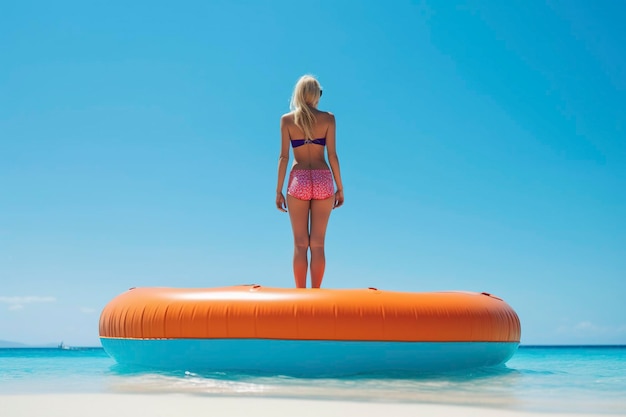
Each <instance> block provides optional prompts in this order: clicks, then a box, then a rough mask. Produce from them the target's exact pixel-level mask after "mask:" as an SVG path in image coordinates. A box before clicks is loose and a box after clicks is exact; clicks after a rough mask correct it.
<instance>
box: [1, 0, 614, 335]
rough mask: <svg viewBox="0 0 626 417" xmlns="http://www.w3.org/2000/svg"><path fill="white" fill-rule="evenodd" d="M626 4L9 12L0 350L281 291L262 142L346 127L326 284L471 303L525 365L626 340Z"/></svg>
mask: <svg viewBox="0 0 626 417" xmlns="http://www.w3.org/2000/svg"><path fill="white" fill-rule="evenodd" d="M625 8H626V6H623V5H621V4H620V3H619V2H614V1H608V0H605V1H599V2H595V3H594V4H591V3H590V2H583V1H576V0H572V1H554V2H552V1H551V2H547V3H545V2H522V1H513V2H506V4H505V3H502V2H497V1H491V2H489V1H482V2H479V1H476V2H474V1H468V2H458V4H457V5H452V4H451V2H447V1H422V2H419V1H414V2H408V1H396V2H392V3H388V2H387V3H385V2H366V1H364V2H348V1H345V2H344V1H339V2H337V1H320V2H315V1H314V2H306V3H298V2H295V3H294V2H289V1H271V2H258V1H245V2H243V1H209V2H203V1H188V2H179V3H176V4H175V5H174V4H173V3H171V2H116V1H113V2H110V1H109V2H79V1H75V2H68V1H58V2H43V1H41V2H29V1H24V2H13V3H11V4H8V5H5V6H4V7H3V12H2V14H0V186H1V189H2V192H1V193H0V339H4V340H13V341H18V342H23V343H29V344H39V343H49V342H58V341H61V340H64V341H65V342H66V343H68V344H72V345H98V344H99V341H98V329H97V322H98V316H99V313H100V311H101V309H102V308H103V307H104V305H105V304H106V303H107V302H108V301H109V300H111V299H112V298H113V297H115V296H116V295H118V294H120V293H122V292H124V291H125V290H127V289H128V288H130V287H137V286H174V287H216V286H226V285H232V284H240V283H259V284H262V285H265V286H292V285H293V278H292V275H291V252H292V243H291V242H292V241H291V239H292V238H291V229H290V225H289V220H288V217H287V215H286V214H284V213H280V212H279V211H278V210H276V208H275V206H274V188H275V182H276V166H277V157H278V151H279V131H278V122H279V117H280V115H281V114H282V113H284V112H286V111H288V102H289V98H290V94H291V90H292V88H293V85H294V83H295V81H296V80H297V78H298V77H299V76H300V75H302V74H305V73H311V74H314V75H316V76H317V77H318V78H319V80H320V82H321V83H322V85H323V88H324V97H323V99H322V102H321V104H320V107H321V108H322V109H325V110H330V111H333V112H334V113H335V115H336V117H337V123H338V127H337V146H338V153H339V158H340V162H341V167H342V174H343V175H342V176H343V181H344V188H345V197H346V203H345V206H344V207H342V208H341V209H339V210H336V211H335V212H334V213H333V215H332V217H331V221H330V225H329V231H328V236H327V244H326V246H327V272H326V276H325V279H324V286H325V287H327V288H359V287H378V288H379V289H388V290H397V291H437V290H467V291H479V292H480V291H486V292H491V293H493V294H497V295H498V296H500V297H502V298H504V299H505V300H506V301H507V302H508V303H509V304H510V305H511V306H512V307H513V308H514V309H515V310H516V311H517V312H518V314H519V316H520V319H521V321H522V333H523V336H522V343H525V344H596V343H621V344H624V343H626V307H624V306H625V305H626V304H625V303H624V301H623V297H624V294H626V220H625V217H626V216H625V215H624V214H625V213H626V193H625V192H624V190H626V144H625V140H624V138H625V122H626V106H624V103H625V102H626V55H625V54H624V52H623V45H624V44H626V29H624V26H623V22H622V18H621V16H624V12H625V10H624V9H625Z"/></svg>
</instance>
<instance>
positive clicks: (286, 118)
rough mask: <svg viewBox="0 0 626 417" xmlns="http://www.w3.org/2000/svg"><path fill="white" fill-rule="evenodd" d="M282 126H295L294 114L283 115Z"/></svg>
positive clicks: (281, 118)
mask: <svg viewBox="0 0 626 417" xmlns="http://www.w3.org/2000/svg"><path fill="white" fill-rule="evenodd" d="M280 124H282V125H286V126H289V125H293V124H294V118H293V112H289V113H285V114H283V115H282V116H281V117H280Z"/></svg>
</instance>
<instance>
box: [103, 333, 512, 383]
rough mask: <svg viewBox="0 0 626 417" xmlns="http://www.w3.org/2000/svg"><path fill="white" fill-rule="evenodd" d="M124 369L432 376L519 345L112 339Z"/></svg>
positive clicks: (487, 360) (484, 361) (110, 348)
mask: <svg viewBox="0 0 626 417" xmlns="http://www.w3.org/2000/svg"><path fill="white" fill-rule="evenodd" d="M100 340H101V342H102V346H103V347H104V350H105V351H106V352H107V353H108V354H109V355H110V356H111V357H112V358H113V359H115V360H116V361H117V362H118V363H120V364H122V365H131V366H139V367H145V368H152V369H161V370H183V371H190V372H206V371H209V372H242V373H263V374H272V375H293V376H333V375H351V374H361V373H366V374H367V373H381V372H406V373H431V372H446V371H455V370H463V369H470V368H480V367H488V366H496V365H500V364H504V363H505V362H506V361H508V360H509V359H510V358H511V357H512V356H513V354H514V353H515V351H516V350H517V348H518V345H519V343H517V342H376V341H320V340H275V339H113V338H101V339H100Z"/></svg>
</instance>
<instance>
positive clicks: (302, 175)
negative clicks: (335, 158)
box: [287, 169, 335, 200]
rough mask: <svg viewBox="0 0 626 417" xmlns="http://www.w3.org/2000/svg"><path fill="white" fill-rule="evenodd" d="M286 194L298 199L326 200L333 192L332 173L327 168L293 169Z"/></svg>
mask: <svg viewBox="0 0 626 417" xmlns="http://www.w3.org/2000/svg"><path fill="white" fill-rule="evenodd" d="M287 194H289V195H290V196H292V197H295V198H297V199H298V200H326V199H327V198H329V197H332V196H333V195H334V194H335V185H334V183H333V174H332V172H330V170H328V169H310V170H309V169H294V170H292V171H291V173H289V184H288V185H287Z"/></svg>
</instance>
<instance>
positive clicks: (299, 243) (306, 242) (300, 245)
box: [293, 236, 310, 250]
mask: <svg viewBox="0 0 626 417" xmlns="http://www.w3.org/2000/svg"><path fill="white" fill-rule="evenodd" d="M293 244H294V246H295V247H296V249H301V250H307V249H308V248H309V246H310V239H309V237H308V236H303V237H296V238H295V239H294V242H293Z"/></svg>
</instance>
